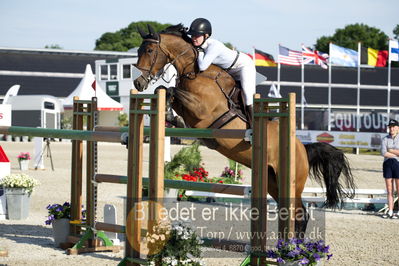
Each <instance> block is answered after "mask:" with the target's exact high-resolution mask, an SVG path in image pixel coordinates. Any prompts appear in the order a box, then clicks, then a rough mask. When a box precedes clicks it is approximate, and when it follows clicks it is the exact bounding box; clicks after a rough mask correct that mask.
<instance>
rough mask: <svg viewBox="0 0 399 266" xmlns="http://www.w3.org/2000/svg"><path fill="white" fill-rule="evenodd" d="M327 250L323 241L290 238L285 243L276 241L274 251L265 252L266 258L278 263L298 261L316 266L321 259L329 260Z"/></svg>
mask: <svg viewBox="0 0 399 266" xmlns="http://www.w3.org/2000/svg"><path fill="white" fill-rule="evenodd" d="M329 249H330V247H329V246H326V245H325V243H324V241H323V240H318V241H311V240H309V239H305V240H303V239H297V238H291V239H289V240H287V241H284V240H278V241H277V244H276V250H267V251H266V257H267V258H273V259H277V262H279V263H284V262H293V261H299V263H300V264H303V265H316V264H317V262H318V261H319V260H320V259H321V258H324V257H327V260H329V259H330V258H331V256H332V254H331V253H329V252H330V251H329Z"/></svg>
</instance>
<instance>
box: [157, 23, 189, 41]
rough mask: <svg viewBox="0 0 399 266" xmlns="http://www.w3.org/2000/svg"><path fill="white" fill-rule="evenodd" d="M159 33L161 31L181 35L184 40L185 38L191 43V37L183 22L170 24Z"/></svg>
mask: <svg viewBox="0 0 399 266" xmlns="http://www.w3.org/2000/svg"><path fill="white" fill-rule="evenodd" d="M159 33H161V34H172V35H175V36H178V37H181V38H182V39H183V40H185V41H186V42H188V43H191V39H190V37H189V36H188V35H187V29H186V28H185V27H184V26H183V24H181V23H179V24H176V25H172V26H169V27H167V28H166V29H164V30H162V31H160V32H159Z"/></svg>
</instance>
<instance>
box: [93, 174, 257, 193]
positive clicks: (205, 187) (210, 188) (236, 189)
mask: <svg viewBox="0 0 399 266" xmlns="http://www.w3.org/2000/svg"><path fill="white" fill-rule="evenodd" d="M95 181H96V182H99V183H114V184H127V181H128V177H127V176H121V175H109V174H96V176H95ZM149 183H150V181H149V178H148V177H143V186H145V187H148V185H149ZM164 186H165V187H166V188H176V189H186V190H195V191H205V192H214V193H222V194H232V195H240V196H244V195H248V194H249V192H250V191H248V187H245V186H237V185H227V184H214V183H202V182H191V181H184V180H173V179H165V180H164Z"/></svg>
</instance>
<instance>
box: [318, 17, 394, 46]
mask: <svg viewBox="0 0 399 266" xmlns="http://www.w3.org/2000/svg"><path fill="white" fill-rule="evenodd" d="M398 31H399V29H398ZM388 39H389V38H388V36H387V35H386V34H385V33H384V32H382V31H381V30H379V29H377V28H374V27H369V26H367V25H365V24H358V23H356V24H351V25H347V26H345V28H343V29H337V30H336V31H335V33H334V35H333V36H322V37H320V38H319V39H317V41H316V45H315V48H316V49H317V50H319V51H322V52H324V53H328V52H329V43H330V42H332V43H334V44H336V45H339V46H342V47H345V48H350V49H353V50H355V51H357V49H358V42H361V43H362V46H364V47H369V48H374V49H377V50H388Z"/></svg>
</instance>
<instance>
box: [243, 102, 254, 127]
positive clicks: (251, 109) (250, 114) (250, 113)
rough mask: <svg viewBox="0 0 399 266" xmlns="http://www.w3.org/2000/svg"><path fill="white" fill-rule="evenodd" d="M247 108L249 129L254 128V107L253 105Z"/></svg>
mask: <svg viewBox="0 0 399 266" xmlns="http://www.w3.org/2000/svg"><path fill="white" fill-rule="evenodd" d="M245 108H247V114H248V123H249V128H252V126H253V123H252V121H253V116H254V106H253V105H252V104H251V105H247V106H245Z"/></svg>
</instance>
